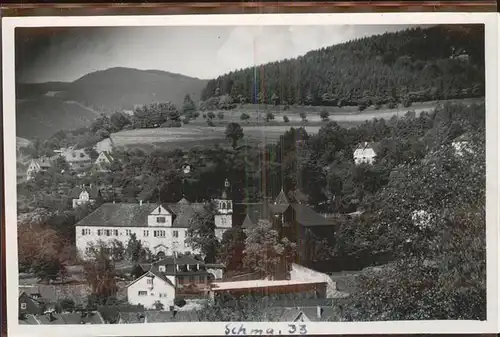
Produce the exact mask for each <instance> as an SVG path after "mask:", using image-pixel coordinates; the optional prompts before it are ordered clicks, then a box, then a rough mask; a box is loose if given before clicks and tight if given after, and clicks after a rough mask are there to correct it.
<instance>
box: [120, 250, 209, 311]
mask: <svg viewBox="0 0 500 337" xmlns="http://www.w3.org/2000/svg"><path fill="white" fill-rule="evenodd" d="M213 279H214V276H213V274H212V273H210V272H209V271H208V270H207V267H206V265H205V263H204V262H203V261H201V260H198V259H196V258H195V257H194V256H192V255H181V254H177V253H175V254H173V255H171V256H167V257H165V258H163V259H161V260H160V261H157V262H155V263H154V264H153V265H152V266H151V268H150V270H149V271H147V272H146V273H145V274H144V275H142V276H141V277H139V278H137V279H136V280H134V281H133V282H132V283H130V284H129V285H127V300H128V302H129V303H130V304H133V305H143V306H144V307H145V308H146V309H158V308H159V307H161V308H162V310H172V309H173V307H174V305H175V304H174V301H175V299H176V298H182V296H183V294H185V293H186V292H187V291H189V294H190V295H192V294H193V293H194V294H196V293H198V294H199V295H200V297H203V296H204V294H206V293H207V292H208V289H209V284H211V282H212V281H213ZM193 290H195V291H193ZM160 303H161V305H160Z"/></svg>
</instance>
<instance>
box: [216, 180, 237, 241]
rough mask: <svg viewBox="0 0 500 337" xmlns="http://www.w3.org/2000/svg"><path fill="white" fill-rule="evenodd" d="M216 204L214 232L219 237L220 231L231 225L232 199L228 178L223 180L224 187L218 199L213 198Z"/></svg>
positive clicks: (222, 231)
mask: <svg viewBox="0 0 500 337" xmlns="http://www.w3.org/2000/svg"><path fill="white" fill-rule="evenodd" d="M215 202H216V204H217V214H216V215H215V227H216V229H215V232H216V235H217V237H218V238H219V239H221V238H222V233H224V232H225V231H226V230H227V229H229V228H231V227H233V201H232V198H231V189H230V184H229V180H227V179H226V180H225V181H224V189H223V191H222V195H221V197H220V198H219V199H216V200H215Z"/></svg>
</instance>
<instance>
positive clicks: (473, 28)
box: [202, 25, 485, 106]
mask: <svg viewBox="0 0 500 337" xmlns="http://www.w3.org/2000/svg"><path fill="white" fill-rule="evenodd" d="M462 54H465V55H466V57H465V59H463V58H461V55H462ZM332 64H335V67H332ZM484 67H485V66H484V26H482V25H467V26H463V25H462V26H460V25H458V26H450V25H439V26H434V27H429V28H410V29H407V30H404V31H400V32H394V33H386V34H382V35H378V36H371V37H366V38H361V39H356V40H352V41H349V42H346V43H342V44H337V45H334V46H331V47H327V48H321V49H319V50H315V51H311V52H309V53H307V54H306V55H304V56H301V57H298V58H295V59H288V60H283V61H277V62H271V63H267V64H265V65H263V66H261V71H259V72H258V73H257V75H256V74H255V72H254V68H246V69H242V70H239V71H233V72H231V73H228V74H225V75H222V76H219V77H218V78H216V79H213V80H211V81H209V82H208V83H207V85H206V87H205V89H204V90H203V92H202V97H203V99H208V98H209V97H211V96H213V92H214V89H215V88H219V89H220V90H219V92H220V93H222V94H230V95H231V96H232V97H233V99H235V98H236V97H239V96H243V97H245V100H246V101H248V102H253V99H254V97H256V98H257V99H258V102H259V103H261V104H270V103H271V104H278V102H279V101H280V98H281V99H282V101H286V102H287V103H288V104H298V105H331V106H344V105H349V106H357V105H360V106H369V105H372V104H377V102H378V104H385V103H389V102H391V100H394V101H397V102H404V104H403V105H404V106H405V105H408V102H412V101H414V102H415V101H430V100H440V99H453V98H464V97H479V96H482V95H484V85H483V83H484ZM255 76H257V78H255ZM255 81H257V83H266V89H265V90H263V89H261V88H258V87H256V86H254V85H253V83H255ZM234 95H236V96H234ZM405 97H408V98H409V100H407V99H405ZM361 101H363V103H361ZM392 104H394V103H392Z"/></svg>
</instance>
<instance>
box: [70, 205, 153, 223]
mask: <svg viewBox="0 0 500 337" xmlns="http://www.w3.org/2000/svg"><path fill="white" fill-rule="evenodd" d="M157 207H158V205H156V204H142V205H141V204H139V203H115V204H114V203H105V204H103V205H101V206H100V207H99V208H98V209H96V210H95V211H94V212H92V213H90V214H89V215H88V216H86V217H85V218H83V219H82V220H80V221H79V222H78V223H77V224H76V226H99V227H147V225H148V215H149V214H150V213H151V212H152V211H154V210H155V208H157Z"/></svg>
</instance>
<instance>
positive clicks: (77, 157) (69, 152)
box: [60, 149, 91, 163]
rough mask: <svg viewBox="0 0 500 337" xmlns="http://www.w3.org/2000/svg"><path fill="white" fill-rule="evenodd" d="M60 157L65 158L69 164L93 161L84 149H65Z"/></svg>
mask: <svg viewBox="0 0 500 337" xmlns="http://www.w3.org/2000/svg"><path fill="white" fill-rule="evenodd" d="M60 155H61V156H62V157H64V159H65V160H66V161H67V162H68V163H78V162H85V161H90V160H91V159H90V156H89V155H88V154H87V152H85V150H84V149H64V150H63V151H61V153H60Z"/></svg>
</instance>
